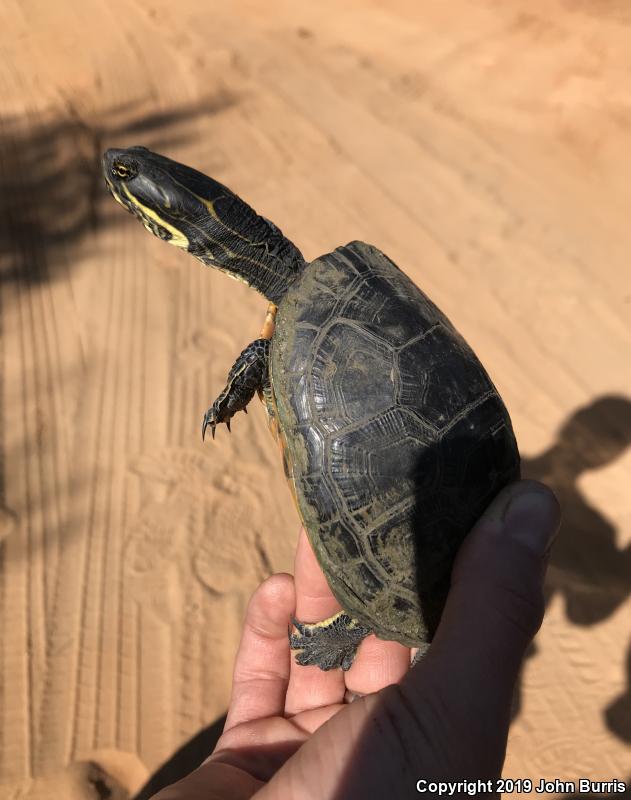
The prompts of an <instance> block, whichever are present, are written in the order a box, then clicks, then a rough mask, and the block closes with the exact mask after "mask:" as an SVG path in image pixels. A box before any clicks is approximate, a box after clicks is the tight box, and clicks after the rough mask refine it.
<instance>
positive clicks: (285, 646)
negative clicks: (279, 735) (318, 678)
mask: <svg viewBox="0 0 631 800" xmlns="http://www.w3.org/2000/svg"><path fill="white" fill-rule="evenodd" d="M294 603H295V594H294V582H293V580H292V577H291V575H272V577H271V578H268V579H267V580H266V581H265V582H264V583H262V584H261V585H260V586H259V588H258V589H257V590H256V591H255V592H254V594H253V595H252V599H251V600H250V603H249V605H248V609H247V611H246V615H245V623H244V626H243V633H242V635H241V643H240V645H239V651H238V653H237V658H236V661H235V665H234V676H233V682H232V697H231V699H230V709H229V711H228V717H227V719H226V725H225V728H224V730H226V731H227V730H230V728H233V727H234V726H235V725H239V724H241V723H242V722H251V721H253V720H256V719H262V718H265V717H271V716H277V715H281V716H282V714H283V712H284V708H285V694H286V692H287V683H288V681H289V643H288V641H287V621H288V619H289V618H290V616H291V614H292V612H293V610H294Z"/></svg>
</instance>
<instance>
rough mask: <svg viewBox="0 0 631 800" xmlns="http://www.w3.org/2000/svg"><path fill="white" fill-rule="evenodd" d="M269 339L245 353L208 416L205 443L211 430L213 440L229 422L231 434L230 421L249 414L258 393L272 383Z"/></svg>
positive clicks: (251, 346)
mask: <svg viewBox="0 0 631 800" xmlns="http://www.w3.org/2000/svg"><path fill="white" fill-rule="evenodd" d="M269 345H270V343H269V339H255V340H254V341H253V342H250V344H249V345H248V346H247V347H246V348H245V350H243V351H242V352H241V353H240V354H239V356H238V358H237V360H236V361H235V362H234V364H233V366H232V369H231V370H230V372H229V373H228V382H227V384H226V387H225V388H224V390H223V391H222V392H221V394H220V395H219V397H218V398H217V399H216V400H215V402H214V403H213V404H212V406H211V407H210V408H209V409H208V411H207V412H206V413H205V414H204V419H203V421H202V439H204V438H205V437H206V431H207V429H208V428H210V429H211V431H212V435H213V439H214V438H215V428H216V427H217V425H218V424H219V423H220V422H225V423H226V427H227V428H228V430H230V420H231V419H232V417H233V416H234V415H235V414H236V413H237V411H245V412H246V414H247V409H246V406H247V404H248V403H249V402H250V400H251V399H252V398H253V397H254V394H255V392H257V391H263V389H264V388H265V386H266V385H267V384H268V382H269V377H268V362H269Z"/></svg>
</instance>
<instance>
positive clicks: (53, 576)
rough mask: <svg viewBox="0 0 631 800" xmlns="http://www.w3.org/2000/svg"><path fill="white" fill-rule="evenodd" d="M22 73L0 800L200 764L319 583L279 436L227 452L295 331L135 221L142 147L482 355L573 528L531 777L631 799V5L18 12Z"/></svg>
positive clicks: (529, 741) (1, 233)
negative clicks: (130, 203) (409, 294)
mask: <svg viewBox="0 0 631 800" xmlns="http://www.w3.org/2000/svg"><path fill="white" fill-rule="evenodd" d="M0 48H1V51H0V52H1V54H2V63H3V70H2V73H1V77H0V96H1V97H2V105H1V112H0V204H1V215H0V220H1V221H0V304H1V305H0V311H1V317H0V319H1V342H0V345H1V349H0V359H1V360H0V364H1V372H0V381H1V383H0V447H1V454H2V461H1V462H0V466H1V469H2V479H3V480H2V486H1V492H2V493H1V494H0V537H1V538H2V551H1V552H2V563H1V569H2V571H1V574H0V581H1V583H0V604H1V606H0V607H1V617H0V625H1V629H2V635H1V637H0V670H1V672H0V776H1V778H0V780H1V781H2V784H1V785H0V795H1V796H2V797H7V798H18V797H19V798H21V799H22V798H24V800H26V799H27V798H28V800H34V799H35V798H40V797H41V798H44V797H51V796H56V797H63V798H68V799H69V800H75V799H76V800H79V799H81V800H83V798H92V797H103V796H111V797H132V796H134V794H135V793H137V792H139V791H140V789H141V787H142V786H143V784H144V783H145V782H146V781H147V780H149V779H150V777H151V776H152V775H154V784H153V785H156V783H155V781H158V782H159V779H160V775H162V776H163V777H164V776H165V775H166V776H167V777H168V775H170V774H173V771H172V768H173V769H175V770H176V772H177V768H178V764H179V765H180V767H179V768H182V766H181V765H182V764H186V763H191V762H192V763H195V760H196V759H197V760H200V759H201V758H202V757H203V755H204V754H205V752H206V750H207V748H208V747H211V746H212V744H211V743H212V740H213V736H216V733H217V730H218V728H220V720H221V717H222V715H223V713H224V712H225V709H226V705H227V700H228V692H229V687H230V672H231V664H232V659H233V656H234V652H235V648H236V645H237V641H238V635H239V625H240V620H241V618H242V614H243V611H244V607H245V603H246V602H247V599H248V597H249V595H250V593H251V591H252V590H253V588H254V587H255V586H256V585H257V584H258V583H259V582H260V581H261V580H262V579H263V578H264V577H265V576H266V575H268V574H270V572H272V571H279V570H289V569H291V564H292V551H293V547H294V545H295V541H296V535H297V530H298V517H297V514H296V511H295V510H294V508H293V506H292V502H291V497H290V493H289V490H288V488H287V487H286V485H285V483H284V478H283V472H282V468H281V465H280V463H279V459H278V454H277V450H276V447H275V446H274V444H273V442H272V440H271V438H270V437H269V434H268V432H267V430H266V427H265V424H264V415H263V411H262V408H261V407H260V406H258V405H256V407H254V404H253V408H252V411H251V413H250V414H249V415H248V416H247V417H246V416H245V415H241V416H240V417H239V419H238V420H237V421H235V424H234V425H233V433H232V435H231V436H229V435H227V434H226V432H225V431H223V430H222V431H221V432H220V433H219V435H218V437H217V441H216V443H214V444H212V443H208V442H207V443H205V444H202V442H201V440H200V423H201V415H202V414H203V412H204V410H205V409H206V408H207V407H208V405H209V403H210V402H211V401H212V400H213V399H214V397H215V395H216V394H217V392H218V390H219V389H220V388H221V387H222V386H223V384H224V379H225V375H226V372H227V369H228V368H229V366H230V365H231V364H232V361H233V359H234V357H235V356H236V354H237V353H238V352H239V351H240V349H241V348H242V347H243V346H244V345H245V344H246V343H247V342H248V341H250V340H251V339H252V338H254V337H255V336H256V335H257V332H258V329H259V327H260V324H261V322H262V319H263V315H264V312H265V302H264V300H262V298H260V297H259V296H258V295H256V293H255V292H252V291H251V290H248V288H247V287H245V286H242V285H239V284H237V283H235V282H234V281H231V280H229V279H228V278H226V277H225V276H223V275H221V274H219V273H216V272H212V271H210V270H205V269H203V268H202V267H201V266H200V265H198V264H197V263H196V262H194V261H193V260H192V259H190V258H189V257H187V256H186V255H185V254H183V253H180V252H178V251H177V250H175V249H174V248H169V247H165V246H164V245H162V244H161V243H160V242H158V241H157V240H156V239H154V238H153V237H151V236H148V235H147V234H146V233H145V231H143V229H142V228H141V227H140V226H139V225H137V224H135V223H134V222H133V220H131V218H130V217H128V216H127V215H125V214H123V213H122V211H121V209H120V208H119V207H118V206H116V204H114V203H113V202H112V201H111V199H110V198H109V197H108V196H107V195H106V193H105V190H104V188H103V186H102V180H101V178H100V175H99V173H98V155H99V153H100V152H101V151H102V150H103V149H104V148H105V147H107V146H111V145H114V146H125V145H131V144H144V145H147V146H149V147H151V148H153V149H157V150H160V151H162V152H165V153H168V154H169V155H171V156H173V157H175V158H177V159H179V160H181V161H185V162H188V163H191V164H194V165H196V166H198V167H199V168H201V169H203V170H204V171H206V172H208V173H210V174H212V175H214V176H215V177H216V178H218V179H219V180H221V181H222V182H224V183H226V184H228V185H229V186H231V187H232V188H233V189H235V190H236V191H237V192H238V193H239V194H241V195H242V196H243V197H245V198H246V199H247V200H248V201H249V202H250V203H252V205H254V206H255V207H256V208H257V209H258V210H259V211H260V212H261V213H263V214H264V215H265V216H267V217H269V218H270V219H273V220H275V221H276V222H277V223H278V224H279V225H280V226H281V227H282V228H283V231H284V232H285V233H286V234H287V235H288V236H290V237H291V238H292V239H293V240H294V241H295V242H296V243H297V244H298V245H299V246H300V247H301V249H302V250H303V252H304V254H305V256H306V257H307V258H313V257H315V256H317V255H319V254H321V253H323V252H326V251H328V250H330V249H332V248H333V247H335V246H337V245H339V244H342V243H345V242H347V241H350V240H352V239H355V238H358V239H366V240H368V241H370V242H372V243H374V244H376V245H378V246H379V247H380V248H382V249H383V250H384V251H385V252H387V253H388V254H389V255H390V256H391V257H392V258H393V259H394V260H395V261H396V262H397V263H398V264H400V266H401V267H402V268H403V269H405V270H406V272H407V273H408V274H409V275H410V276H411V277H412V278H413V279H414V280H415V281H416V282H417V283H418V285H419V286H421V287H422V288H423V289H424V290H425V291H426V292H427V293H428V294H429V295H430V296H431V297H432V298H433V299H434V300H435V302H436V303H437V304H438V305H439V306H440V307H441V308H442V309H443V310H444V311H445V312H446V313H447V314H448V316H449V317H450V318H451V319H452V320H453V321H454V323H455V324H456V325H457V327H458V328H459V329H460V330H461V332H462V333H463V334H464V335H465V336H466V338H467V339H468V340H469V342H470V343H471V344H472V346H473V347H474V349H475V350H476V352H477V353H478V354H479V356H480V358H481V359H482V361H483V363H484V364H485V365H486V366H487V368H488V370H489V372H490V373H491V375H492V377H493V379H494V381H495V382H496V384H497V386H498V388H499V389H500V391H501V393H502V395H503V397H504V399H505V401H506V404H507V406H508V408H509V410H510V412H511V415H512V418H513V421H514V425H515V429H516V434H517V438H518V441H519V444H520V448H521V451H522V454H523V457H524V471H525V473H526V474H527V475H529V476H532V477H539V478H542V479H544V480H547V481H548V482H549V483H550V484H551V485H552V486H553V487H554V488H555V489H556V490H557V492H558V493H559V496H560V498H561V500H562V502H563V506H564V513H565V524H564V528H563V531H562V534H561V537H560V539H559V543H558V545H557V548H556V552H555V553H554V554H553V557H552V564H551V568H550V574H549V579H548V592H547V593H548V598H549V603H548V613H547V617H546V621H545V624H544V627H543V629H542V631H541V633H540V635H539V636H538V638H537V641H536V645H535V647H533V652H532V654H531V657H530V658H529V659H528V661H527V663H526V665H525V668H524V674H523V681H522V683H521V687H520V691H519V693H518V696H517V698H516V708H515V720H514V723H513V726H512V729H511V735H510V741H509V748H508V755H507V761H506V768H505V774H506V775H507V776H510V777H514V778H519V777H521V778H528V777H529V778H531V779H533V780H534V781H535V782H538V781H539V779H540V778H542V777H543V778H546V779H550V780H553V779H555V778H560V779H565V780H573V779H578V778H580V777H588V778H593V779H602V780H607V779H611V778H613V777H618V778H622V779H626V780H631V766H630V764H631V752H630V744H631V696H630V691H631V689H630V682H631V662H630V655H631V650H630V641H631V624H630V623H631V599H630V597H629V594H630V589H631V586H630V582H631V493H630V492H629V485H630V483H631V447H629V445H630V444H631V365H630V360H629V354H630V352H631V326H630V324H629V318H630V315H631V280H630V271H629V252H630V250H631V228H630V226H629V208H630V207H631V189H630V187H631V180H630V179H631V156H630V155H629V129H630V126H631V88H630V83H629V71H630V70H631V12H630V11H629V8H628V5H627V4H626V3H624V2H621V1H620V0H618V2H616V0H605V2H599V3H597V2H595V0H594V1H590V0H577V1H576V2H572V3H568V2H563V1H562V0H555V1H553V0H550V1H549V2H545V3H540V4H537V5H536V7H535V4H532V3H530V2H527V0H506V2H504V3H501V4H499V3H494V2H491V0H481V1H480V0H477V2H473V1H472V0H454V2H453V3H444V2H441V1H440V0H431V2H425V3H422V4H418V3H415V2H412V0H387V2H386V0H362V1H361V2H360V0H348V1H347V2H345V3H336V2H334V0H320V2H318V3H310V2H307V0H292V2H289V1H287V2H282V0H267V2H265V3H258V2H255V0H248V1H247V2H245V1H244V2H241V1H239V2H236V3H234V4H226V3H218V2H215V1H214V0H212V1H211V2H208V3H203V4H202V3H197V2H194V0H182V2H179V3H177V4H174V3H167V2H166V0H134V1H133V2H132V0H107V2H105V1H104V0H91V2H88V3H84V4H80V3H74V2H71V0H59V2H56V3H54V4H53V3H48V2H42V0H22V2H19V3H18V2H16V1H15V0H8V2H5V3H3V4H2V6H0ZM213 723H217V724H216V725H214V727H213ZM189 740H190V741H189ZM187 742H188V744H187ZM165 764H166V765H167V766H166V767H164V766H163V765H165ZM161 766H162V767H163V769H162V772H161V773H159V774H158V775H157V776H155V773H156V771H158V770H159V769H160V768H161ZM170 769H171V772H169V770H170ZM107 792H110V795H108V794H107ZM145 795H146V792H145ZM141 796H142V795H141ZM566 796H567V795H566Z"/></svg>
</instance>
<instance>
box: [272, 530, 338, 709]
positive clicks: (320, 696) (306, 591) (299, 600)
mask: <svg viewBox="0 0 631 800" xmlns="http://www.w3.org/2000/svg"><path fill="white" fill-rule="evenodd" d="M294 583H295V587H296V613H295V616H296V619H298V620H299V621H300V622H318V621H319V620H323V619H327V618H328V617H330V616H332V615H333V614H335V613H336V612H337V611H339V610H340V606H339V603H338V602H337V600H336V599H335V597H333V594H332V592H331V590H330V589H329V585H328V583H327V580H326V578H325V577H324V573H323V572H322V570H321V569H320V565H319V564H318V561H317V559H316V557H315V554H314V552H313V549H312V548H311V545H310V544H309V540H308V539H307V534H306V533H305V531H304V528H303V529H302V530H301V531H300V536H299V538H298V547H297V549H296V561H295V567H294ZM344 692H345V686H344V675H343V673H342V671H341V670H339V669H337V670H331V671H330V672H323V671H322V670H321V669H320V668H319V667H302V666H300V665H299V664H296V662H295V660H294V658H293V657H292V659H291V666H290V679H289V687H288V689H287V701H286V705H285V711H286V713H287V714H290V715H293V714H298V713H299V712H301V711H305V710H307V709H310V708H319V707H320V706H323V705H331V704H334V703H341V702H342V701H343V698H344Z"/></svg>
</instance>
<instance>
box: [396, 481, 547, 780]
mask: <svg viewBox="0 0 631 800" xmlns="http://www.w3.org/2000/svg"><path fill="white" fill-rule="evenodd" d="M559 522H560V510H559V504H558V502H557V500H556V497H555V496H554V494H553V493H552V492H551V491H550V489H548V488H547V487H546V486H544V485H543V484H540V483H537V482H536V481H520V482H518V483H514V484H512V485H510V486H508V487H506V488H505V489H504V490H503V491H502V492H500V494H499V495H498V496H497V497H496V498H495V500H494V501H493V502H492V503H491V505H490V506H489V508H488V509H487V510H486V512H485V513H484V514H483V516H482V517H481V519H480V520H479V521H478V523H477V524H476V525H475V527H474V528H473V530H472V531H471V533H470V534H469V535H468V536H467V538H466V539H465V542H464V544H463V545H462V547H461V548H460V551H459V553H458V557H457V559H456V563H455V565H454V569H453V572H452V579H451V588H450V591H449V595H448V598H447V603H446V605H445V609H444V611H443V615H442V619H441V622H440V625H439V627H438V630H437V632H436V636H435V638H434V642H433V644H432V646H431V647H430V650H429V653H428V655H427V657H426V658H425V659H424V661H422V662H421V663H420V664H419V665H418V667H416V668H415V669H413V670H411V672H410V673H409V674H408V676H406V679H405V680H404V683H403V686H402V689H403V690H404V692H405V693H409V695H410V696H411V698H410V699H412V698H414V697H416V701H417V702H418V701H419V700H420V699H421V697H422V699H423V701H424V702H428V703H429V704H430V705H431V706H433V707H434V708H436V707H439V708H440V707H441V706H442V710H443V712H444V713H446V714H447V716H448V723H449V727H450V730H451V734H450V735H453V736H455V737H456V738H457V739H458V740H459V741H460V744H461V751H462V752H465V751H466V750H467V749H468V750H469V752H470V754H471V755H472V756H473V759H474V760H476V761H477V768H478V769H477V774H480V773H483V772H484V767H483V766H482V765H483V764H484V765H485V766H486V768H487V770H488V772H487V774H492V773H493V772H497V774H499V770H500V769H501V765H502V762H503V759H504V751H505V745H506V738H507V735H508V726H509V723H510V710H511V704H512V695H513V690H514V687H515V683H516V681H517V677H518V674H519V670H520V667H521V664H522V661H523V658H524V654H525V651H526V648H527V647H528V645H529V644H530V642H531V641H532V639H533V637H534V635H535V634H536V632H537V631H538V630H539V627H540V625H541V622H542V620H543V613H544V608H545V605H544V598H543V578H544V574H545V569H546V566H547V558H548V554H549V550H550V546H551V544H552V542H553V540H554V537H555V536H556V533H557V530H558V527H559ZM432 698H433V699H432ZM436 704H438V706H437V705H436ZM452 752H453V753H457V752H458V748H456V749H455V750H452ZM452 767H453V769H454V772H459V767H460V768H463V767H465V765H464V764H460V765H457V764H452ZM465 772H466V768H465Z"/></svg>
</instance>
